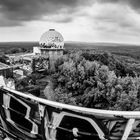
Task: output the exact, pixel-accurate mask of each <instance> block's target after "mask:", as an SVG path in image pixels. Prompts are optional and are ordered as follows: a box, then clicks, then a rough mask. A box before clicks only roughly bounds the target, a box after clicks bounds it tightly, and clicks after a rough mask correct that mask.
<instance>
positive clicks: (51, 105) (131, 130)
mask: <svg viewBox="0 0 140 140" xmlns="http://www.w3.org/2000/svg"><path fill="white" fill-rule="evenodd" d="M0 120H1V126H0V130H1V131H2V132H3V133H4V134H5V136H6V137H7V138H9V139H10V140H15V139H17V140H85V139H88V140H93V139H94V140H135V139H140V112H138V111H134V112H129V111H128V112H127V111H107V110H98V109H89V108H83V107H77V106H71V105H66V104H61V103H57V102H53V101H49V100H46V99H41V98H38V97H35V96H33V95H28V94H24V93H21V92H18V91H15V90H12V89H9V88H7V87H1V88H0Z"/></svg>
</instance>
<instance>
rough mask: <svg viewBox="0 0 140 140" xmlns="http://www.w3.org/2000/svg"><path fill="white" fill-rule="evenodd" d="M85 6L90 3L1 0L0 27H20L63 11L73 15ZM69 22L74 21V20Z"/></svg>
mask: <svg viewBox="0 0 140 140" xmlns="http://www.w3.org/2000/svg"><path fill="white" fill-rule="evenodd" d="M89 1H90V0H89ZM85 4H88V1H84V0H0V22H1V24H0V26H11V25H12V26H13V24H15V25H20V24H22V23H23V22H24V21H31V20H39V19H41V18H42V16H49V15H53V14H57V13H59V12H60V11H61V10H62V9H65V11H69V14H71V13H72V12H74V11H75V10H76V9H77V8H79V7H80V6H85ZM69 20H72V18H71V19H69ZM2 21H3V22H2ZM65 21H66V22H67V20H65V19H63V20H62V22H65ZM2 23H3V24H2ZM5 23H6V24H5Z"/></svg>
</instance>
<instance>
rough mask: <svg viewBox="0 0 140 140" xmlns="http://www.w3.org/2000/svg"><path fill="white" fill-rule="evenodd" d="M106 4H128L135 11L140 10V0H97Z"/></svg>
mask: <svg viewBox="0 0 140 140" xmlns="http://www.w3.org/2000/svg"><path fill="white" fill-rule="evenodd" d="M97 1H99V2H104V3H120V4H127V5H129V6H130V7H132V8H133V9H135V10H138V11H139V10H140V0H97Z"/></svg>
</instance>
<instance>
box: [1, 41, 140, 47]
mask: <svg viewBox="0 0 140 140" xmlns="http://www.w3.org/2000/svg"><path fill="white" fill-rule="evenodd" d="M33 42H34V43H39V41H32V40H31V41H0V43H33ZM64 43H81V44H84V43H85V44H102V45H103V44H112V45H124V46H125V45H135V46H140V43H139V44H138V43H136V44H135V43H125V42H87V41H64Z"/></svg>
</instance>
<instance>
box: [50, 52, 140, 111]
mask: <svg viewBox="0 0 140 140" xmlns="http://www.w3.org/2000/svg"><path fill="white" fill-rule="evenodd" d="M51 77H52V83H53V90H54V94H53V96H52V100H55V101H58V102H62V103H66V104H71V105H76V106H82V107H88V108H97V109H109V110H123V111H132V110H140V77H139V76H138V75H137V73H136V72H135V71H133V70H132V69H131V68H130V66H129V65H127V64H126V63H125V62H123V61H120V60H118V59H117V58H116V57H115V56H114V55H112V54H110V53H107V52H95V51H89V50H86V51H71V52H68V53H66V54H65V55H64V56H63V57H61V58H59V59H58V60H57V61H56V63H55V71H54V72H52V74H51ZM50 96H51V95H50Z"/></svg>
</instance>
